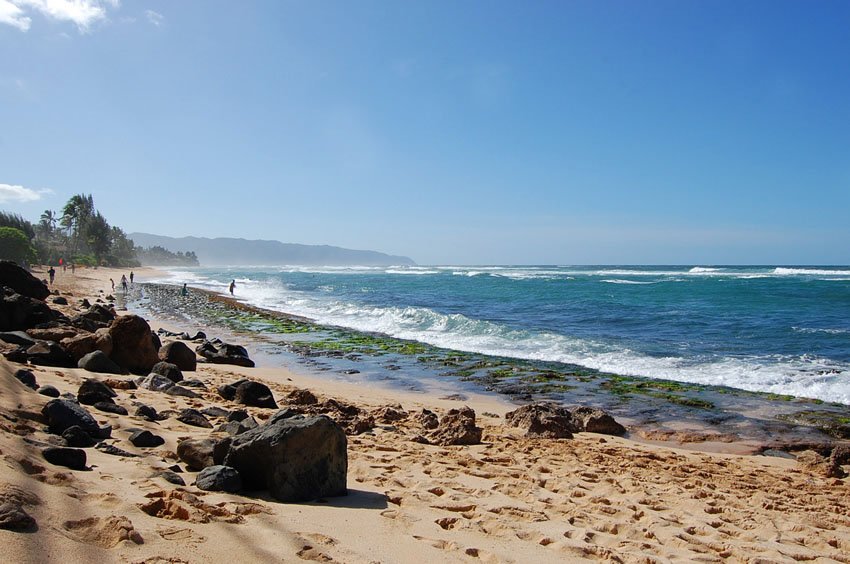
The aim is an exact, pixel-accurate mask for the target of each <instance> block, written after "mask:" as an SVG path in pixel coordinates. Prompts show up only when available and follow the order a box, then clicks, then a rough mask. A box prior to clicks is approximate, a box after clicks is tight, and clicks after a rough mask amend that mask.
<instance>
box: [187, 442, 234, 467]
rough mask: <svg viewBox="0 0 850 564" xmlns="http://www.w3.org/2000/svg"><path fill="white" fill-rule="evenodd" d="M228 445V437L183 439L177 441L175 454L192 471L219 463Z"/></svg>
mask: <svg viewBox="0 0 850 564" xmlns="http://www.w3.org/2000/svg"><path fill="white" fill-rule="evenodd" d="M229 447H230V439H229V438H227V439H223V438H219V439H216V438H206V439H184V440H182V441H180V442H179V443H177V456H178V457H179V458H180V460H182V461H183V462H184V463H186V466H187V468H189V470H192V471H198V470H203V469H204V468H206V467H207V466H212V465H213V464H221V462H222V461H223V460H224V457H225V455H226V454H227V449H228V448H229Z"/></svg>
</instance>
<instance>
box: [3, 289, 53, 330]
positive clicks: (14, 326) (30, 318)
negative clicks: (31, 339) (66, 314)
mask: <svg viewBox="0 0 850 564" xmlns="http://www.w3.org/2000/svg"><path fill="white" fill-rule="evenodd" d="M61 317H62V314H60V313H59V312H57V311H53V310H52V309H50V307H49V306H48V305H47V304H46V303H44V302H42V301H40V300H37V299H34V298H30V297H27V296H23V295H21V294H17V293H14V292H12V293H4V294H3V295H2V299H0V331H19V330H24V329H31V328H33V327H35V326H37V325H39V324H41V323H47V322H49V321H53V320H54V319H59V318H61Z"/></svg>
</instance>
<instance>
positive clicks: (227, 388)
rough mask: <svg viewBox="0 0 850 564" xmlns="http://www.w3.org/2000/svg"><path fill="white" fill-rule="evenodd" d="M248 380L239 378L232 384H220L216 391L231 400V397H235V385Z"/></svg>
mask: <svg viewBox="0 0 850 564" xmlns="http://www.w3.org/2000/svg"><path fill="white" fill-rule="evenodd" d="M247 381H248V380H239V381H238V382H234V383H233V384H222V385H221V386H219V387H218V388H216V391H218V395H220V396H221V397H223V398H224V399H226V400H228V401H232V400H233V398H235V397H236V386H237V385H238V384H241V383H242V382H247Z"/></svg>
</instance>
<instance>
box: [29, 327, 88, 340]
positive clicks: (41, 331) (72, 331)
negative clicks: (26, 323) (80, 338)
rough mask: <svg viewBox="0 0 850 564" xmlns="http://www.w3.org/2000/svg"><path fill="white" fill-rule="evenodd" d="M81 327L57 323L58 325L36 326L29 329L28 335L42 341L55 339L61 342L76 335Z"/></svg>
mask: <svg viewBox="0 0 850 564" xmlns="http://www.w3.org/2000/svg"><path fill="white" fill-rule="evenodd" d="M78 333H79V329H76V328H74V327H70V326H68V325H57V326H56V327H35V328H33V329H27V335H29V336H30V337H32V338H33V339H37V340H40V341H53V342H54V343H59V342H61V341H62V339H70V338H72V337H76V336H77V334H78Z"/></svg>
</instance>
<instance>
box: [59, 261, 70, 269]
mask: <svg viewBox="0 0 850 564" xmlns="http://www.w3.org/2000/svg"><path fill="white" fill-rule="evenodd" d="M59 261H60V262H61V261H62V259H59ZM62 272H68V263H67V262H66V263H63V264H62Z"/></svg>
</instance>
